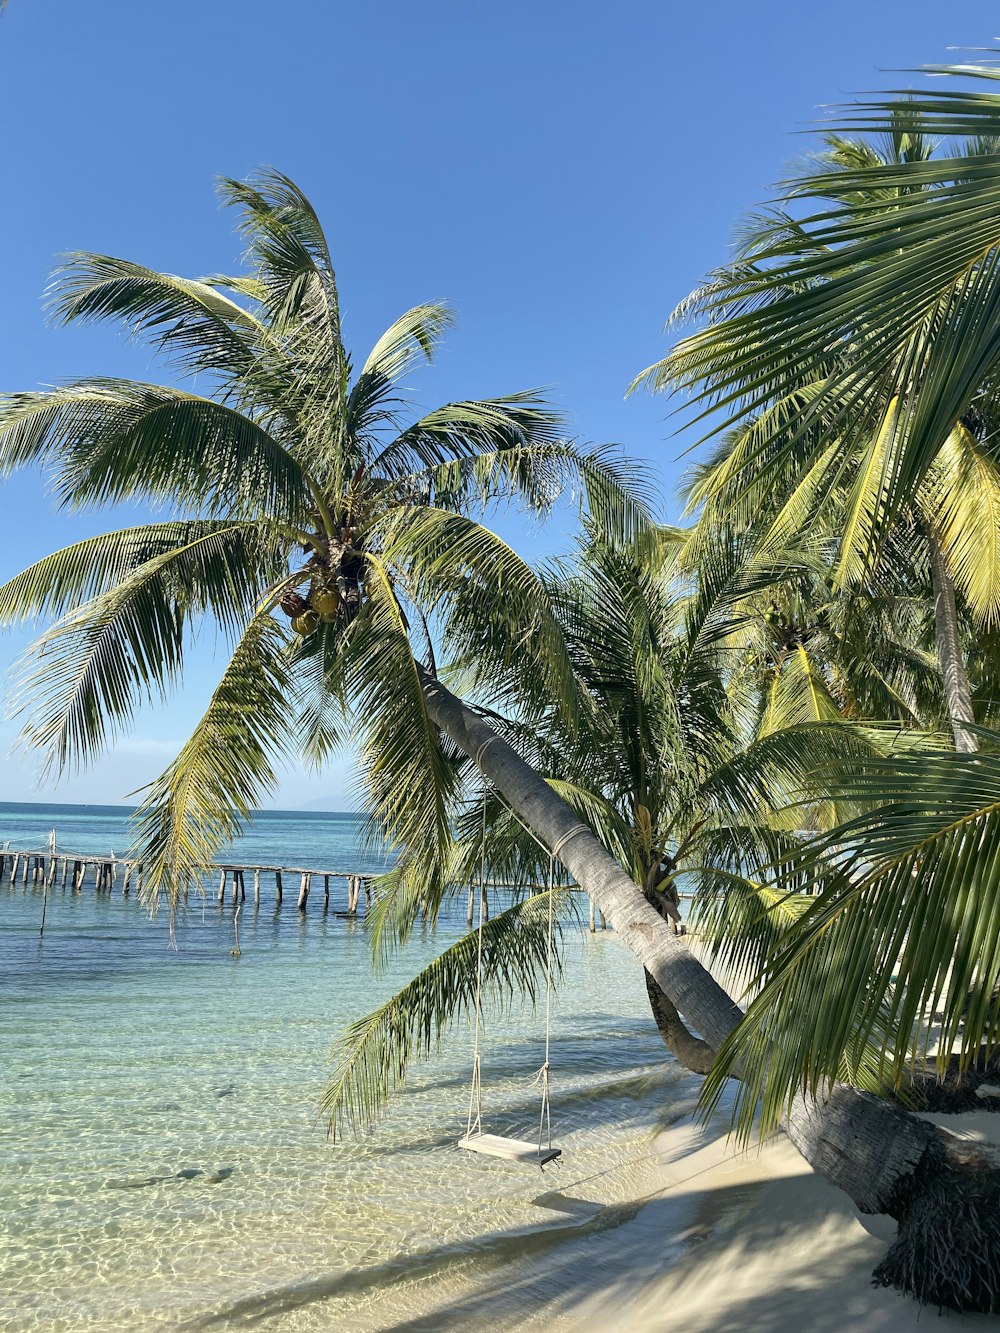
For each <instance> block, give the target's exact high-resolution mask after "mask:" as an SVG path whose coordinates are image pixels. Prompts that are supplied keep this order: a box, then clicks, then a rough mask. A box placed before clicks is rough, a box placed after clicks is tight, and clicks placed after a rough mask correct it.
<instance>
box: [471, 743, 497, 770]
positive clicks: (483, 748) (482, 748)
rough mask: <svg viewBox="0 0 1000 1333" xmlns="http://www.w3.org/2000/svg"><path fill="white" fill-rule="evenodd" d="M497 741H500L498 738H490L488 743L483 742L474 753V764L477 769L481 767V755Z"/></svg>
mask: <svg viewBox="0 0 1000 1333" xmlns="http://www.w3.org/2000/svg"><path fill="white" fill-rule="evenodd" d="M499 739H500V737H499V736H491V737H490V738H489V740H488V741H483V743H482V745H480V747H479V749H478V750H477V751H476V764H477V765H478V766H479V767H482V761H483V755H484V754H485V753H486V751H487V750H488V749H489V748H490V746H491V745H492V744H493V742H494V741H498V740H499Z"/></svg>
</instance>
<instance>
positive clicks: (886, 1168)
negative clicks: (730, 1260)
mask: <svg viewBox="0 0 1000 1333" xmlns="http://www.w3.org/2000/svg"><path fill="white" fill-rule="evenodd" d="M422 684H423V690H424V697H425V700H426V703H427V709H428V713H429V714H430V716H431V718H432V719H433V721H434V722H435V724H436V725H437V726H438V727H440V728H441V730H442V731H444V732H445V733H446V734H447V735H448V736H449V737H450V739H451V740H452V741H453V742H454V743H455V744H456V745H457V746H458V747H459V748H460V749H461V750H463V751H464V752H465V753H466V754H467V755H469V756H470V757H471V758H474V759H475V761H476V763H477V764H478V765H479V767H480V769H481V770H482V772H483V773H484V774H485V776H486V777H487V778H488V779H489V780H490V782H492V783H493V785H494V786H495V787H496V788H497V790H498V791H499V792H500V793H501V794H502V795H503V797H504V799H505V800H506V801H507V802H508V803H509V804H510V806H511V808H512V809H513V810H515V811H516V812H517V814H518V815H520V817H521V818H522V819H523V820H524V821H525V822H526V823H527V824H528V826H529V827H530V828H531V829H532V830H533V831H534V832H535V833H536V834H538V836H539V837H540V838H541V839H542V840H543V841H544V842H545V844H546V845H547V846H548V847H550V848H551V849H552V852H553V854H554V855H555V856H557V857H558V859H559V860H560V861H561V862H562V864H563V865H564V866H565V867H566V869H567V870H568V871H569V872H570V874H572V875H573V876H574V878H575V879H576V882H577V883H578V884H579V885H580V887H581V888H582V889H584V890H585V891H586V892H587V893H588V894H590V896H591V897H592V898H593V899H594V900H595V901H596V902H597V904H598V906H599V907H600V908H601V910H602V911H603V912H604V913H605V915H606V916H607V917H608V919H609V920H610V922H611V923H612V925H613V926H614V928H615V930H616V932H617V933H618V935H619V937H620V939H621V940H622V942H623V943H624V944H625V945H626V946H627V947H628V948H629V949H630V950H631V952H632V953H633V954H634V955H635V956H636V958H637V959H638V960H639V961H640V962H641V963H642V964H643V966H644V967H645V969H646V971H647V972H648V973H649V974H650V976H651V977H652V979H653V981H654V982H655V984H656V985H657V986H658V987H659V988H660V989H661V990H662V991H663V992H664V994H665V995H666V996H667V997H668V999H669V1001H670V1003H671V1004H672V1006H674V1007H675V1009H676V1010H679V1011H680V1013H682V1014H684V1015H685V1016H686V1018H687V1019H688V1020H689V1021H690V1022H692V1023H693V1024H694V1025H695V1026H696V1027H697V1029H698V1030H699V1031H700V1032H701V1033H702V1034H703V1036H704V1038H705V1040H706V1041H707V1043H708V1044H709V1045H710V1046H711V1047H713V1048H715V1049H718V1048H719V1046H721V1044H722V1042H723V1041H725V1039H726V1037H728V1036H729V1034H730V1033H731V1032H732V1031H733V1030H734V1028H735V1027H736V1025H737V1024H738V1023H739V1021H740V1019H741V1017H742V1011H741V1010H740V1008H739V1006H738V1005H737V1004H736V1003H735V1002H734V1001H733V999H732V998H731V997H730V996H729V995H728V994H727V993H726V992H725V990H723V988H722V987H721V986H720V985H719V983H718V982H717V981H716V980H715V978H714V977H713V976H712V975H711V973H710V972H709V971H708V969H707V968H705V967H703V966H702V964H701V963H699V962H698V960H697V959H696V958H695V957H694V956H693V955H692V954H691V953H689V951H688V949H687V947H686V946H685V945H684V944H682V943H681V942H680V940H679V939H678V938H677V937H675V936H674V934H673V932H672V930H671V929H670V927H669V926H668V925H667V924H666V922H664V921H663V919H662V918H661V917H660V915H659V914H658V913H657V912H656V910H655V909H654V908H653V907H652V906H651V905H650V904H649V903H648V902H647V901H646V898H645V896H644V894H643V892H642V890H641V889H640V888H639V887H638V885H637V884H635V882H634V881H633V880H632V879H631V878H630V877H629V876H628V875H627V874H626V873H625V871H624V870H623V869H622V868H621V867H620V866H619V865H618V864H617V863H616V862H615V861H614V860H613V859H612V858H611V857H610V856H609V855H608V853H607V852H606V851H605V850H604V848H603V847H602V846H601V844H600V843H599V842H598V840H597V839H596V838H595V837H594V836H593V834H592V833H591V832H590V830H589V829H588V828H587V827H586V826H585V825H583V824H581V823H580V821H579V820H578V819H577V817H576V815H575V814H574V813H573V811H572V810H571V809H570V807H569V806H568V805H566V804H565V803H564V802H563V801H562V800H561V799H560V798H559V797H558V796H556V795H555V793H554V792H553V791H552V789H551V788H550V787H549V785H548V784H547V783H546V782H545V780H544V779H543V778H542V777H541V776H540V775H539V774H538V773H536V772H535V771H534V769H532V768H531V767H530V766H529V765H528V764H526V763H525V762H524V761H523V760H522V759H521V758H520V757H519V756H518V755H517V753H516V752H515V751H514V750H513V749H512V748H511V747H510V746H509V745H508V744H507V743H506V742H505V741H504V740H502V739H501V738H500V737H499V736H497V734H496V733H495V732H494V731H493V730H492V729H491V728H490V727H489V726H488V725H487V723H486V722H484V721H483V720H482V718H480V717H479V716H478V715H477V714H476V713H475V712H473V711H472V709H470V708H468V707H467V706H466V705H465V704H463V703H462V701H461V700H460V699H458V698H456V697H455V695H453V694H452V693H451V692H450V691H449V690H448V689H446V688H445V686H443V685H442V684H441V683H440V682H439V681H437V680H434V679H432V678H431V676H429V675H428V674H426V673H424V674H423V676H422ZM786 1128H787V1130H788V1134H789V1137H790V1138H791V1140H792V1142H793V1143H794V1144H795V1146H796V1147H797V1148H798V1149H799V1151H800V1152H801V1153H802V1154H803V1156H804V1157H805V1158H806V1160H807V1161H808V1162H809V1164H810V1165H811V1166H813V1167H814V1168H815V1170H817V1171H818V1172H820V1173H821V1174H822V1175H824V1176H825V1177H826V1178H827V1179H828V1180H830V1181H831V1182H832V1183H833V1184H835V1185H837V1186H838V1187H839V1188H841V1189H843V1190H844V1191H845V1192H846V1193H847V1194H848V1195H850V1197H851V1198H852V1199H853V1200H854V1202H855V1203H856V1204H857V1206H858V1207H859V1208H860V1209H861V1210H862V1211H863V1212H868V1213H882V1212H885V1213H889V1214H891V1215H892V1216H893V1217H895V1218H896V1219H897V1220H899V1222H900V1238H899V1240H898V1241H897V1242H896V1244H895V1245H894V1246H893V1249H892V1250H891V1251H890V1253H889V1255H888V1256H887V1258H886V1260H885V1262H884V1263H883V1265H882V1266H881V1267H880V1269H879V1270H878V1272H877V1274H876V1276H877V1278H879V1280H883V1281H884V1282H885V1283H886V1284H891V1285H894V1286H898V1287H900V1288H901V1289H902V1290H904V1291H911V1292H913V1293H914V1294H916V1295H917V1296H918V1297H919V1298H920V1299H921V1300H926V1301H929V1302H934V1303H937V1304H943V1305H950V1306H957V1307H958V1308H963V1307H964V1308H966V1309H980V1310H996V1309H1000V1278H997V1279H996V1281H995V1287H994V1278H993V1276H992V1274H994V1273H995V1274H1000V1223H998V1222H997V1220H996V1219H997V1213H998V1208H997V1203H998V1201H1000V1170H998V1169H997V1168H996V1164H995V1163H992V1162H989V1161H985V1162H984V1159H983V1154H982V1151H981V1149H980V1150H979V1152H978V1155H977V1153H976V1150H975V1149H973V1150H971V1152H970V1149H969V1147H968V1145H965V1144H963V1143H962V1141H960V1140H958V1139H957V1138H955V1136H953V1135H951V1134H947V1133H946V1132H944V1131H942V1130H939V1129H937V1128H936V1127H935V1126H933V1125H931V1124H929V1123H928V1122H927V1121H923V1120H918V1119H916V1118H915V1117H913V1116H910V1115H908V1114H907V1113H906V1112H904V1111H901V1110H899V1109H897V1108H896V1107H894V1106H892V1105H891V1104H890V1103H888V1102H884V1101H881V1100H880V1099H878V1098H876V1097H871V1096H868V1095H867V1094H865V1093H861V1092H858V1091H856V1090H855V1089H852V1088H848V1087H843V1086H838V1087H836V1088H834V1089H833V1090H832V1092H831V1093H830V1095H829V1096H828V1097H826V1098H825V1099H824V1100H822V1101H816V1100H813V1099H807V1098H806V1097H799V1098H798V1099H797V1100H796V1102H795V1103H794V1104H793V1105H792V1107H791V1108H790V1111H789V1114H788V1117H787V1120H786ZM970 1180H971V1181H974V1186H975V1188H974V1190H973V1188H972V1186H971V1185H970ZM983 1191H985V1195H983ZM976 1192H978V1194H977V1198H978V1197H979V1196H980V1195H982V1196H983V1197H984V1198H985V1200H986V1201H987V1202H986V1203H984V1204H983V1206H982V1208H981V1209H980V1208H979V1205H978V1203H977V1202H976V1199H973V1208H974V1212H975V1218H974V1223H973V1224H970V1225H968V1226H967V1227H966V1228H965V1229H964V1230H962V1229H961V1228H957V1227H954V1226H953V1225H952V1222H953V1214H954V1209H955V1208H957V1207H966V1206H967V1204H968V1200H969V1199H970V1198H972V1196H973V1194H974V1193H976ZM987 1204H988V1206H987ZM977 1209H978V1211H976V1210H977ZM984 1265H985V1267H986V1271H987V1274H988V1276H987V1278H985V1279H982V1280H981V1279H980V1277H978V1276H975V1274H980V1273H981V1271H982V1269H983V1266H984ZM956 1272H957V1273H958V1275H959V1276H958V1277H957V1278H956V1277H955V1274H956ZM970 1272H971V1273H973V1274H974V1276H973V1277H969V1273H970ZM983 1282H985V1286H983ZM977 1283H978V1284H979V1285H977Z"/></svg>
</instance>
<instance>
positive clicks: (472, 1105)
mask: <svg viewBox="0 0 1000 1333" xmlns="http://www.w3.org/2000/svg"><path fill="white" fill-rule="evenodd" d="M486 744H487V745H489V741H487V742H486ZM483 748H485V747H483ZM476 762H477V763H478V758H477V761H476ZM485 894H486V788H485V787H483V835H482V842H481V843H480V847H479V927H478V929H477V931H476V1027H475V1036H474V1037H473V1043H472V1087H471V1089H470V1091H469V1122H468V1125H467V1126H466V1131H465V1136H466V1138H472V1133H473V1113H474V1114H475V1132H476V1133H477V1134H482V1132H483V1077H482V1068H481V1065H480V1060H479V1032H480V1029H481V1027H482V1018H483V898H484V896H485Z"/></svg>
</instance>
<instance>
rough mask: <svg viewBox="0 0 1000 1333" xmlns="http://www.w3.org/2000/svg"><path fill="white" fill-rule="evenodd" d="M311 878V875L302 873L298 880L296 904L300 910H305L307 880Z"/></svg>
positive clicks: (307, 889) (307, 893) (307, 897)
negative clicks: (297, 899)
mask: <svg viewBox="0 0 1000 1333" xmlns="http://www.w3.org/2000/svg"><path fill="white" fill-rule="evenodd" d="M311 878H312V876H311V875H307V874H305V873H303V875H302V879H301V880H300V881H299V901H298V904H297V905H298V909H299V911H300V912H304V911H305V910H306V903H307V902H308V901H309V881H310V880H311Z"/></svg>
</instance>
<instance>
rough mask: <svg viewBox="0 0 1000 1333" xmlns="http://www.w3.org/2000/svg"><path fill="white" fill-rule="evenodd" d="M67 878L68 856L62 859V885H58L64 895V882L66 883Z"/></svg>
mask: <svg viewBox="0 0 1000 1333" xmlns="http://www.w3.org/2000/svg"><path fill="white" fill-rule="evenodd" d="M68 878H69V857H68V856H64V857H63V872H62V884H61V885H60V888H61V889H62V890H63V892H64V893H65V892H66V881H67V879H68Z"/></svg>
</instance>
